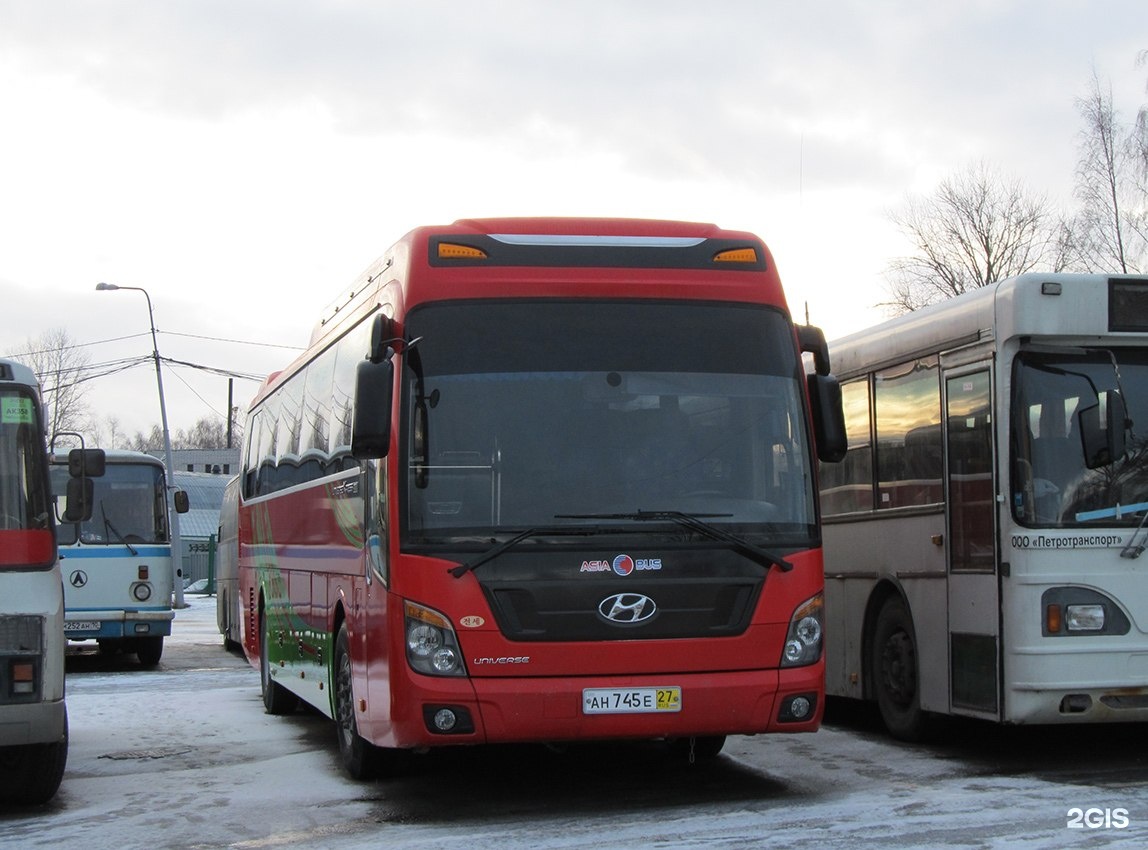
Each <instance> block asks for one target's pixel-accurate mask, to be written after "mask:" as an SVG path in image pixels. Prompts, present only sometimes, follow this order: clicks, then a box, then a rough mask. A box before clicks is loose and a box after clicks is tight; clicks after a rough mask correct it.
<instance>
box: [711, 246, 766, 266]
mask: <svg viewBox="0 0 1148 850" xmlns="http://www.w3.org/2000/svg"><path fill="white" fill-rule="evenodd" d="M714 262H715V263H756V262H757V250H756V249H755V248H731V249H730V250H728V251H719V252H718V253H716V254H714Z"/></svg>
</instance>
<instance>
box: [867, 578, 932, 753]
mask: <svg viewBox="0 0 1148 850" xmlns="http://www.w3.org/2000/svg"><path fill="white" fill-rule="evenodd" d="M872 648H873V649H872V652H873V655H872V659H871V667H870V669H871V670H872V674H873V685H874V689H875V691H876V694H877V707H878V709H879V710H880V712H881V720H882V721H883V722H884V723H885V728H886V729H888V730H889V733H890V734H891V735H892V736H893V737H894V738H897V739H899V740H902V741H919V740H921V739H922V738H923V737H925V733H926V726H927V719H928V718H927V715H926V714H925V712H924V711H922V710H921V694H920V688H919V682H920V679H919V677H918V670H919V668H918V659H917V644H916V640H915V639H914V637H913V620H912V618H911V617H910V616H909V611H908V609H906V607H905V603H904V601H903V600H902V599H901V598H900V597H892V598H890V599H887V600H886V601H885V603H884V604H883V605H882V606H881V611H880V613H878V615H877V623H876V626H875V627H874V629H873V642H872Z"/></svg>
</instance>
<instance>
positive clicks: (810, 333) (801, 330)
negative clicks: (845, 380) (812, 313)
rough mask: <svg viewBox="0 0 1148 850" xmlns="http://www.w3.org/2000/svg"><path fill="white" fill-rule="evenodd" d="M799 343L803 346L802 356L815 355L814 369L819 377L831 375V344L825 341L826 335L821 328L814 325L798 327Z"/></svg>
mask: <svg viewBox="0 0 1148 850" xmlns="http://www.w3.org/2000/svg"><path fill="white" fill-rule="evenodd" d="M797 342H798V344H799V345H800V346H801V352H802V354H812V355H813V368H814V369H815V370H817V374H818V375H828V374H829V343H827V342H826V341H825V334H824V333H823V332H822V330H821V328H816V327H814V326H813V325H798V326H797Z"/></svg>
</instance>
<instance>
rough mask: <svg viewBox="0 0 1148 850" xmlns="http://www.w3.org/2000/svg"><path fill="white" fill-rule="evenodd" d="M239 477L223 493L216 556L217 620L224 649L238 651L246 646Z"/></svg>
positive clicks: (230, 482)
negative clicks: (241, 563) (242, 592)
mask: <svg viewBox="0 0 1148 850" xmlns="http://www.w3.org/2000/svg"><path fill="white" fill-rule="evenodd" d="M241 484H242V479H240V477H239V476H238V475H237V476H235V477H234V478H232V479H231V480H230V481H228V482H227V486H226V487H225V488H224V490H223V504H222V505H221V506H220V508H219V536H218V538H217V539H218V540H219V543H218V545H217V547H216V554H215V620H216V623H217V624H218V626H219V633H220V634H221V635H223V645H224V646H226V647H227V648H228V649H232V648H236V649H238V648H239V647H240V646H241V645H242V643H243V614H242V610H241V608H240V602H241V600H240V593H239V488H240V486H241Z"/></svg>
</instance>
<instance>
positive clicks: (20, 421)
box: [0, 389, 55, 568]
mask: <svg viewBox="0 0 1148 850" xmlns="http://www.w3.org/2000/svg"><path fill="white" fill-rule="evenodd" d="M0 411H2V417H0V566H22V567H44V568H48V567H51V565H52V563H53V562H54V560H55V550H54V547H53V539H52V522H51V514H50V508H49V501H48V494H47V491H46V489H45V481H46V479H45V477H44V467H43V462H44V459H43V454H44V452H43V438H42V437H41V435H40V431H39V427H38V426H39V420H38V419H37V417H36V401H35V399H34V397H33V396H32V395H31V394H29V393H25V392H24V391H22V390H20V389H2V390H0Z"/></svg>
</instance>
